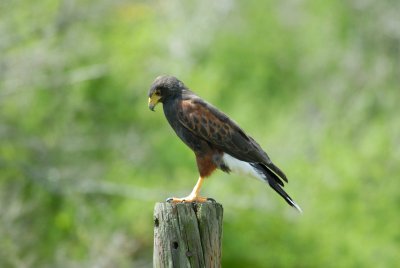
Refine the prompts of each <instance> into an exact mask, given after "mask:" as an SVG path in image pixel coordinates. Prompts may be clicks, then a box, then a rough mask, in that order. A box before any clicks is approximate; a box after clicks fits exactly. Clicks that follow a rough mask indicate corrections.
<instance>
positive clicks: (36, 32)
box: [0, 0, 400, 267]
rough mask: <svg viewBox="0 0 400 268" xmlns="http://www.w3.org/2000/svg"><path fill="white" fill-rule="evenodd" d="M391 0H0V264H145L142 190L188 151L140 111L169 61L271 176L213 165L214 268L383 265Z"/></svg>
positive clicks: (191, 173) (398, 144)
mask: <svg viewBox="0 0 400 268" xmlns="http://www.w3.org/2000/svg"><path fill="white" fill-rule="evenodd" d="M399 9H400V6H399V4H398V3H397V2H395V1H389V0H388V1H381V2H379V3H378V2H377V3H374V2H371V1H363V0H361V1H347V2H343V1H342V2H340V1H339V2H338V1H331V0H329V1H303V2H298V1H284V2H282V1H272V0H270V1H230V0H228V1H185V2H184V3H182V2H181V1H167V2H166V1H164V2H163V1H134V2H132V1H125V0H122V1H116V2H112V1H90V0H89V1H68V0H66V1H60V2H57V1H48V0H45V1H39V2H35V3H33V2H30V1H22V0H19V1H5V2H2V3H1V4H0V10H2V11H3V12H1V14H2V16H1V18H0V25H1V26H0V215H1V221H0V237H1V243H0V266H1V267H93V266H104V267H151V258H152V228H153V226H152V209H153V205H154V203H155V202H158V201H160V200H163V199H164V198H166V197H168V196H172V195H176V196H180V195H184V194H187V193H188V192H189V191H190V190H191V188H192V187H193V185H194V183H195V181H196V179H197V169H196V166H195V162H194V157H193V155H192V152H191V151H190V150H189V149H188V148H186V147H185V145H184V144H183V143H181V142H180V141H179V140H178V139H177V138H176V137H175V135H174V133H173V131H172V130H171V128H170V127H169V126H168V124H167V122H166V120H165V119H164V116H163V113H162V107H161V106H160V107H157V108H156V113H151V112H150V111H149V110H148V108H147V91H148V89H149V86H150V84H151V82H152V81H153V79H154V78H155V77H156V76H158V75H160V74H165V73H167V74H173V75H175V76H177V77H179V78H180V79H181V80H183V81H184V82H185V83H186V84H187V85H188V86H189V87H190V88H192V89H193V90H194V91H195V92H197V93H198V94H199V95H200V96H202V97H204V98H206V99H207V100H209V101H210V102H212V103H214V104H215V105H216V106H218V107H220V108H221V109H222V110H223V111H225V112H226V113H227V114H228V115H230V116H231V117H232V118H233V119H234V120H236V121H237V122H238V123H239V124H240V125H241V126H242V127H243V128H244V129H245V130H246V131H247V132H248V133H249V134H250V135H252V136H253V137H254V138H255V139H256V140H257V141H259V143H260V144H261V145H262V146H263V147H264V148H265V149H266V151H267V152H268V153H269V154H270V156H271V157H272V159H273V160H274V162H276V164H277V165H278V166H280V167H281V168H282V169H283V170H284V171H285V172H286V173H287V175H288V177H289V181H290V183H289V184H288V185H287V186H286V188H287V191H288V192H289V193H290V194H291V195H292V196H293V198H294V199H295V200H296V201H297V202H298V203H299V204H300V205H301V206H302V208H303V209H304V214H303V215H298V214H296V212H295V211H292V209H290V208H289V207H288V206H287V205H286V204H284V202H283V201H282V200H281V199H280V198H279V197H278V196H277V195H276V194H275V193H273V191H272V190H270V189H269V188H268V187H267V186H266V185H265V186H264V185H262V184H261V183H260V182H257V181H254V180H248V179H244V178H242V177H239V176H235V175H226V174H223V173H222V172H216V173H215V174H214V175H213V176H212V177H211V178H210V179H207V181H206V183H205V185H204V189H203V193H204V194H205V195H208V196H212V197H214V198H215V199H217V200H218V201H219V202H221V203H222V204H223V205H224V208H225V219H224V241H223V244H224V246H223V266H224V267H394V266H396V265H397V264H398V263H399V262H400V258H399V254H398V248H399V246H400V236H399V231H398V229H399V228H398V226H397V225H398V222H399V220H400V209H399V204H400V194H399V191H398V189H399V187H400V180H399V175H398V174H400V167H399V165H398V163H399V160H400V149H399V148H400V138H399V137H400V128H399V125H400V117H399V116H398V107H397V106H398V104H399V103H400V91H399V82H400V81H399V74H398V70H399V69H400V63H399V61H398V60H397V59H399V56H400V49H399V47H400V46H399V40H400V33H399V31H398V29H399V28H400V24H399V20H398V11H399Z"/></svg>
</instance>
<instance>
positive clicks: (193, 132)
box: [149, 76, 301, 211]
mask: <svg viewBox="0 0 400 268" xmlns="http://www.w3.org/2000/svg"><path fill="white" fill-rule="evenodd" d="M159 102H161V103H163V108H164V114H165V117H166V118H167V120H168V122H169V124H170V125H171V127H172V128H173V129H174V131H175V132H176V134H177V135H178V137H179V138H181V140H182V141H183V142H184V143H185V144H186V145H187V146H189V147H190V148H191V149H192V150H193V152H194V154H195V156H196V161H197V167H198V169H199V173H200V177H199V180H198V181H197V184H196V185H195V187H194V188H193V191H192V192H191V193H190V194H189V195H188V196H186V197H183V198H175V197H174V198H169V199H168V201H172V202H204V201H206V200H207V198H205V197H201V196H199V192H200V188H201V186H202V184H203V180H204V178H205V177H208V176H210V175H211V173H212V172H213V171H214V170H215V169H217V168H218V169H221V170H222V171H224V172H227V173H229V172H231V171H232V172H237V173H242V174H248V175H251V176H253V177H255V178H257V179H260V180H261V181H263V182H266V183H268V184H269V186H271V188H272V189H274V190H275V191H276V192H277V193H278V194H279V195H280V196H282V197H283V198H284V199H285V201H286V202H287V203H288V204H289V205H291V206H292V207H295V208H296V209H298V210H299V211H301V209H300V207H299V206H298V205H297V204H296V203H295V202H294V201H293V200H292V198H291V197H290V196H289V195H288V194H287V193H286V192H285V191H284V190H283V188H282V187H283V181H285V182H287V181H288V180H287V178H286V175H285V174H284V173H283V172H282V171H281V170H280V169H279V168H278V167H277V166H275V165H274V163H272V161H271V159H270V158H269V157H268V155H267V154H266V153H265V152H264V150H263V149H262V148H261V146H260V145H259V144H258V143H257V142H256V141H255V140H254V139H253V138H252V137H250V136H248V135H247V134H246V133H245V132H244V131H243V130H242V129H241V128H240V127H239V126H238V125H237V124H236V123H235V122H233V121H232V120H231V119H229V117H228V116H226V115H225V114H224V113H222V112H221V111H219V110H218V109H217V108H215V107H214V106H212V105H211V104H209V103H208V102H206V101H204V100H202V99H201V98H200V97H198V96H197V95H196V94H195V93H193V92H192V91H190V90H189V89H188V88H187V87H186V86H185V85H184V84H183V83H182V82H181V81H179V80H178V79H177V78H175V77H173V76H159V77H157V78H156V80H155V81H154V82H153V84H152V85H151V88H150V91H149V108H150V110H152V111H154V107H155V106H156V105H157V103H159Z"/></svg>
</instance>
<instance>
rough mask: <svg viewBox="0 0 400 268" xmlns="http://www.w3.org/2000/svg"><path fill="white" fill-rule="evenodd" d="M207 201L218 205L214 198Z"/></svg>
mask: <svg viewBox="0 0 400 268" xmlns="http://www.w3.org/2000/svg"><path fill="white" fill-rule="evenodd" d="M207 201H210V202H211V203H217V201H215V199H214V198H211V197H207Z"/></svg>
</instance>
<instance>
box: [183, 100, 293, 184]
mask: <svg viewBox="0 0 400 268" xmlns="http://www.w3.org/2000/svg"><path fill="white" fill-rule="evenodd" d="M178 120H179V122H180V123H181V124H182V125H183V126H184V127H185V128H187V129H188V130H190V131H191V132H192V133H194V134H195V135H197V136H199V137H201V138H203V139H204V140H206V141H207V142H209V143H211V144H212V145H214V146H216V147H217V148H219V149H221V150H222V151H224V152H226V153H228V154H230V155H232V156H233V157H235V158H237V159H239V160H242V161H246V162H252V163H261V164H263V165H265V166H266V167H267V168H268V169H270V170H271V171H272V172H274V173H275V174H277V175H278V177H280V178H281V179H283V180H285V181H287V178H286V176H285V174H284V173H283V172H282V171H281V170H280V169H279V168H278V167H277V166H275V165H274V164H273V163H272V161H271V159H270V158H269V157H268V155H267V154H266V153H265V152H264V151H263V149H262V148H261V146H260V145H259V144H258V143H257V142H256V141H255V140H254V139H253V138H251V137H250V136H248V135H246V133H245V132H244V131H243V130H242V129H241V128H240V127H239V126H238V125H237V124H236V123H235V122H233V121H232V120H231V119H229V117H228V116H226V115H225V114H224V113H222V112H221V111H219V110H218V109H217V108H215V107H214V106H212V105H211V104H209V103H207V102H205V101H204V100H202V99H201V98H199V97H197V96H196V95H194V94H190V95H189V96H186V98H184V99H182V100H181V103H180V112H179V113H178Z"/></svg>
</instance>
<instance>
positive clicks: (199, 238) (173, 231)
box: [153, 202, 223, 268]
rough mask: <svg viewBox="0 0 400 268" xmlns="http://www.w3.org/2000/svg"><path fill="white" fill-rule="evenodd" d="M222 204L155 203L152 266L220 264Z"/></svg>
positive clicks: (213, 265)
mask: <svg viewBox="0 0 400 268" xmlns="http://www.w3.org/2000/svg"><path fill="white" fill-rule="evenodd" d="M222 214H223V208H222V205H221V204H218V203H215V202H206V203H178V204H173V203H157V204H156V206H155V208H154V253H153V267H157V268H165V267H171V268H172V267H174V268H175V267H185V268H186V267H207V268H208V267H217V268H218V267H221V238H222Z"/></svg>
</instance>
